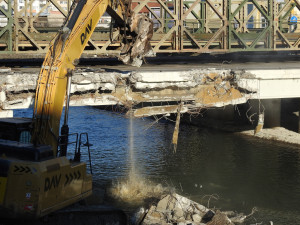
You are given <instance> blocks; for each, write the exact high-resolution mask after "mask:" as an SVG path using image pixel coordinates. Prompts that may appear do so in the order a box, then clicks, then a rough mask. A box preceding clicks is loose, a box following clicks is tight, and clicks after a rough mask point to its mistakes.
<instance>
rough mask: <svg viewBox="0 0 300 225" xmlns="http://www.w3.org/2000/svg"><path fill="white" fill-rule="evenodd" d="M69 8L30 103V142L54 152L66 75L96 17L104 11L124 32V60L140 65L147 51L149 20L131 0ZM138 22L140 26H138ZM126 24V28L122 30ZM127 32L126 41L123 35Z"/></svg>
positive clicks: (92, 0) (85, 0)
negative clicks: (33, 103)
mask: <svg viewBox="0 0 300 225" xmlns="http://www.w3.org/2000/svg"><path fill="white" fill-rule="evenodd" d="M75 4H77V6H76V7H75V8H74V9H73V10H72V11H70V13H69V16H68V18H67V21H66V24H65V26H63V28H62V29H61V31H60V32H59V34H58V35H57V37H56V38H55V39H54V40H53V41H52V42H51V44H50V48H49V51H48V53H47V55H46V58H45V60H44V63H43V65H42V69H41V72H40V74H39V78H38V82H37V91H36V97H35V105H34V130H33V138H32V142H33V143H34V144H50V145H51V146H52V147H53V151H54V155H57V152H56V149H57V145H58V143H57V140H58V136H59V123H60V117H61V113H62V109H63V104H64V99H65V93H66V88H67V80H68V76H70V75H71V73H72V71H73V70H74V68H75V65H76V64H77V63H78V60H79V58H80V56H81V54H82V52H83V50H84V48H85V46H86V45H87V42H88V41H89V39H90V37H91V35H92V33H93V31H94V29H95V27H96V25H97V23H98V21H99V19H100V17H101V16H102V15H103V14H104V12H105V11H107V12H108V13H109V14H110V15H111V16H112V17H113V18H115V19H116V22H117V25H118V26H119V27H121V29H123V30H122V33H123V35H124V39H126V41H123V50H122V52H121V56H120V59H121V60H123V61H124V62H125V63H127V64H134V65H137V66H140V65H141V59H142V57H143V56H144V55H146V54H148V53H149V52H151V46H150V42H149V41H150V39H151V37H152V32H153V31H152V30H153V23H152V21H151V20H150V19H149V18H147V17H146V16H144V15H135V14H133V13H132V12H131V9H130V7H131V3H130V2H124V1H122V0H121V1H118V4H117V5H115V4H113V3H112V1H110V0H79V2H78V3H75ZM141 24H142V26H141ZM126 27H127V28H128V31H127V32H126ZM129 35H131V36H132V38H131V39H130V41H128V40H127V36H129Z"/></svg>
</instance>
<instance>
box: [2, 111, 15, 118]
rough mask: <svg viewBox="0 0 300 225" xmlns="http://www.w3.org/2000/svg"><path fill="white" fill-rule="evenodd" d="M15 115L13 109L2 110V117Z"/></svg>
mask: <svg viewBox="0 0 300 225" xmlns="http://www.w3.org/2000/svg"><path fill="white" fill-rule="evenodd" d="M13 116H14V111H13V110H1V111H0V118H5V117H13Z"/></svg>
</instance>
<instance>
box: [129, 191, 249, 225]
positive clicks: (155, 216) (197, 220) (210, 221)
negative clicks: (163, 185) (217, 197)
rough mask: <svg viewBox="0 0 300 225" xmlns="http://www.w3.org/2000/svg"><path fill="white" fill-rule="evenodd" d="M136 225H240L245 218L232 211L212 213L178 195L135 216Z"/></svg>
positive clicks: (173, 195)
mask: <svg viewBox="0 0 300 225" xmlns="http://www.w3.org/2000/svg"><path fill="white" fill-rule="evenodd" d="M135 218H136V221H134V223H136V224H142V225H154V224H161V225H173V224H178V225H188V224H190V225H205V224H206V225H234V224H242V223H243V222H244V221H245V219H246V218H247V216H245V215H243V214H236V213H234V212H232V211H228V212H221V211H219V210H216V211H213V210H211V209H208V208H206V207H205V206H203V205H201V204H199V203H196V202H194V201H192V200H189V199H188V198H185V197H183V196H181V195H178V194H172V195H165V196H163V197H162V198H161V200H160V201H159V202H158V203H157V205H152V206H151V207H150V208H149V210H147V211H146V212H144V213H142V211H141V210H140V211H139V213H137V215H136V217H135Z"/></svg>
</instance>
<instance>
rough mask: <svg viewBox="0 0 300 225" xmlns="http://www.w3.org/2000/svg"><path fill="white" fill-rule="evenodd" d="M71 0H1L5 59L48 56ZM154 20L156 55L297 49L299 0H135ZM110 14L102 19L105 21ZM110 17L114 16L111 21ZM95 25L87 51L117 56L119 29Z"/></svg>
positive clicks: (0, 43)
mask: <svg viewBox="0 0 300 225" xmlns="http://www.w3.org/2000/svg"><path fill="white" fill-rule="evenodd" d="M71 4H72V2H71V0H63V1H57V0H48V1H46V0H13V1H8V0H0V5H1V6H2V7H0V12H1V14H2V15H0V16H1V18H0V57H1V58H5V57H9V58H17V57H33V54H34V55H35V56H38V57H43V55H44V54H45V53H46V51H47V49H48V43H49V41H50V40H51V39H52V38H53V37H54V36H55V34H56V32H57V31H58V29H59V27H60V26H61V24H62V23H63V20H64V18H65V17H66V16H67V11H68V9H69V8H70V7H71ZM132 8H133V10H134V11H135V12H137V13H147V14H148V15H149V16H150V17H151V18H152V19H153V21H154V25H155V26H154V29H155V30H154V31H155V32H154V36H153V38H152V42H151V45H152V47H153V49H154V52H156V53H180V52H189V53H198V54H200V53H227V52H238V51H241V52H243V51H298V50H299V45H300V26H299V27H298V26H297V24H298V21H291V16H296V17H299V18H300V0H170V1H165V0H142V1H138V0H133V1H132ZM106 19H107V18H103V21H104V20H106ZM107 20H109V18H108V19H107ZM103 21H102V22H101V21H100V22H101V25H100V24H99V27H98V28H97V29H96V32H95V33H94V34H93V36H92V38H91V39H90V40H89V45H88V46H87V48H86V50H85V55H87V56H89V57H90V56H91V55H93V56H94V55H98V56H99V55H118V54H119V53H120V47H121V45H120V43H119V33H118V31H117V30H114V29H110V26H109V24H104V23H103Z"/></svg>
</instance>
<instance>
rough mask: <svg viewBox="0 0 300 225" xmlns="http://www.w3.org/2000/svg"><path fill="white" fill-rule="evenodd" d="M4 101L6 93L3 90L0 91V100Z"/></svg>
mask: <svg viewBox="0 0 300 225" xmlns="http://www.w3.org/2000/svg"><path fill="white" fill-rule="evenodd" d="M5 101H6V94H5V92H4V91H0V102H5Z"/></svg>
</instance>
